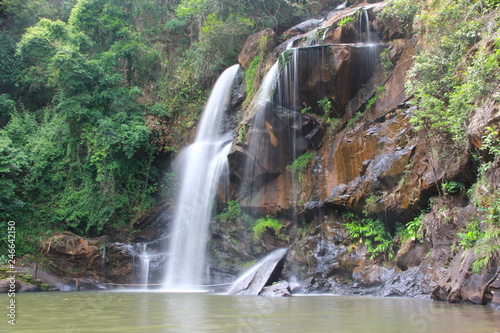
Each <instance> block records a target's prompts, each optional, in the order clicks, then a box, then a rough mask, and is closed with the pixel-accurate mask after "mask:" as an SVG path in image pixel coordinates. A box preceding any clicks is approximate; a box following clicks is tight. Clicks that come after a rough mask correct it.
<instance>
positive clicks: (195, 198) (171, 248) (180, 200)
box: [164, 65, 239, 290]
mask: <svg viewBox="0 0 500 333" xmlns="http://www.w3.org/2000/svg"><path fill="white" fill-rule="evenodd" d="M238 70H239V65H234V66H232V67H230V68H228V69H227V70H226V71H224V72H223V73H222V74H221V76H220V77H219V79H218V80H217V82H216V83H215V86H214V88H213V90H212V93H211V95H210V98H209V100H208V102H207V105H206V106H205V109H204V111H203V114H202V117H201V121H200V125H199V127H198V133H197V135H196V139H195V141H194V143H193V144H191V145H190V146H188V147H187V148H186V149H185V150H184V151H182V152H181V153H180V154H179V156H178V157H177V160H176V167H177V169H178V170H179V173H180V175H179V176H180V189H179V194H178V197H177V200H176V211H175V217H174V220H173V223H172V227H171V231H170V237H169V244H168V260H167V268H166V275H165V278H164V287H165V289H167V290H192V289H196V287H197V286H199V285H200V284H201V283H202V282H203V275H204V273H205V272H206V270H205V252H206V244H207V240H208V239H207V238H208V226H209V223H210V219H211V215H212V210H213V204H214V200H215V195H216V193H217V186H218V184H219V179H220V178H221V175H223V174H225V173H226V174H227V171H228V163H227V154H228V153H229V150H230V148H231V139H232V136H233V133H232V132H228V133H223V131H222V125H223V120H224V111H225V110H226V109H227V108H228V105H229V101H230V97H231V89H232V87H233V84H234V80H235V77H236V75H237V73H238Z"/></svg>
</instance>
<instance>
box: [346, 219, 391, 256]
mask: <svg viewBox="0 0 500 333" xmlns="http://www.w3.org/2000/svg"><path fill="white" fill-rule="evenodd" d="M343 217H344V219H345V221H346V222H345V227H346V229H347V232H348V233H349V237H351V239H352V240H359V241H362V242H363V243H364V244H365V245H366V250H367V252H368V254H370V255H371V256H370V258H371V259H373V258H375V257H377V256H379V255H382V254H383V255H385V256H386V257H387V258H388V259H392V257H393V255H394V250H393V245H394V244H393V237H392V236H391V234H390V233H389V231H388V230H387V228H386V226H385V224H384V223H383V222H382V221H381V220H379V219H376V220H374V219H371V218H360V217H358V216H356V215H355V214H353V213H345V214H344V215H343Z"/></svg>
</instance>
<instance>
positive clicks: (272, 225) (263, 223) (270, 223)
mask: <svg viewBox="0 0 500 333" xmlns="http://www.w3.org/2000/svg"><path fill="white" fill-rule="evenodd" d="M281 228H283V223H281V222H280V221H279V220H277V219H275V218H271V217H270V216H269V215H268V216H266V217H261V218H260V219H258V220H257V221H256V224H255V226H254V227H253V236H254V239H255V240H256V241H257V240H258V239H259V238H260V236H261V235H262V234H263V233H264V232H266V231H267V230H268V229H270V230H272V231H273V232H274V235H275V236H276V237H278V238H280V237H281V234H280V231H281Z"/></svg>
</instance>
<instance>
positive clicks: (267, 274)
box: [228, 249, 288, 295]
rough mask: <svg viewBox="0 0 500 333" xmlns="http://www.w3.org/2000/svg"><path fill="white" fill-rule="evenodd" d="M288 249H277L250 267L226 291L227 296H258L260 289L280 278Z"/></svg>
mask: <svg viewBox="0 0 500 333" xmlns="http://www.w3.org/2000/svg"><path fill="white" fill-rule="evenodd" d="M287 254H288V249H277V250H275V251H273V252H271V253H270V254H269V255H267V256H266V257H265V258H264V259H262V260H261V261H259V262H258V263H257V264H255V265H254V266H252V267H251V268H250V269H249V270H248V271H247V272H246V273H244V274H243V275H242V276H241V277H240V278H239V279H238V280H236V281H235V282H234V283H233V285H232V286H231V288H230V289H229V291H228V295H259V293H260V292H261V291H262V288H264V287H265V286H269V285H271V284H272V283H273V282H276V281H278V280H279V278H280V277H281V270H282V269H283V265H284V262H285V259H286V255H287Z"/></svg>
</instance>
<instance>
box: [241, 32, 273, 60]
mask: <svg viewBox="0 0 500 333" xmlns="http://www.w3.org/2000/svg"><path fill="white" fill-rule="evenodd" d="M277 44H278V37H277V36H276V33H275V32H274V30H273V29H271V28H267V29H265V30H262V31H259V32H257V33H255V34H253V35H250V36H249V37H248V38H247V41H246V42H245V45H243V48H242V49H241V52H240V54H239V55H238V62H239V64H240V65H241V67H243V69H245V70H246V69H248V67H249V66H250V63H251V62H252V60H253V58H255V56H256V55H258V54H259V53H260V52H266V53H267V52H270V51H272V49H273V48H275V47H276V45H277Z"/></svg>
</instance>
